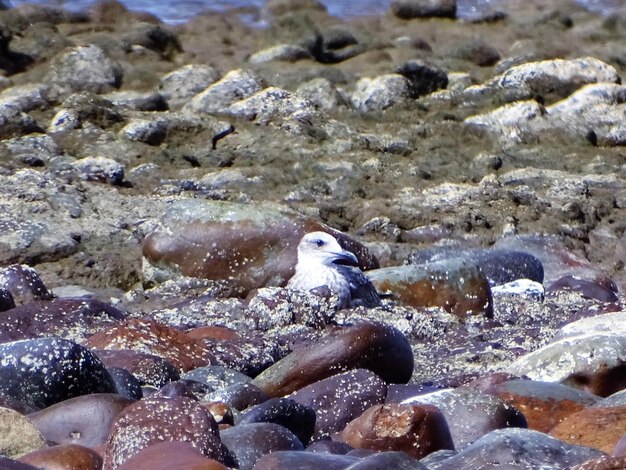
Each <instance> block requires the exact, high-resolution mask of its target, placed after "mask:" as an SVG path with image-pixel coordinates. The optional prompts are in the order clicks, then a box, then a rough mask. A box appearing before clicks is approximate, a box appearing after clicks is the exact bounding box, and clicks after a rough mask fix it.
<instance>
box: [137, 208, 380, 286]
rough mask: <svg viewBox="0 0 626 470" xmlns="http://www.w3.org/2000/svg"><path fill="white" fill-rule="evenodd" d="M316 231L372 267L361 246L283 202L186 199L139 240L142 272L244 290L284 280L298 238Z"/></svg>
mask: <svg viewBox="0 0 626 470" xmlns="http://www.w3.org/2000/svg"><path fill="white" fill-rule="evenodd" d="M316 230H323V231H327V232H329V233H331V235H333V236H335V237H336V238H338V240H339V243H340V244H342V246H344V248H346V249H348V250H350V251H352V252H353V253H354V254H355V255H356V256H357V258H359V260H360V267H361V269H370V268H372V267H374V266H377V262H376V260H375V259H374V257H373V256H372V255H371V254H370V253H369V252H368V251H367V250H366V248H365V247H363V245H361V244H359V243H358V242H356V241H354V240H352V239H351V238H349V237H347V236H346V235H343V234H341V233H339V232H336V231H334V230H332V229H330V228H329V227H326V226H324V225H321V224H320V223H318V222H315V221H314V220H312V219H309V218H307V217H303V216H301V215H298V214H297V213H294V212H292V211H290V210H288V209H286V208H284V207H282V206H277V205H270V204H263V205H244V204H236V203H229V202H220V201H205V200H204V201H203V200H199V199H188V200H181V201H178V202H175V203H173V204H172V205H171V206H170V208H169V209H168V211H167V212H166V213H165V215H164V216H163V218H162V219H161V220H160V221H159V223H158V225H157V226H156V227H155V229H154V230H153V231H152V232H151V233H149V234H148V235H147V236H146V238H145V239H144V243H143V255H144V259H145V260H146V263H145V264H144V273H145V276H146V279H147V280H148V281H157V282H162V281H164V280H166V279H168V278H171V277H174V276H177V275H179V274H178V273H180V274H182V275H184V276H193V277H200V278H206V279H212V280H215V281H223V280H225V279H229V280H230V281H229V283H232V284H233V285H235V286H237V287H238V288H241V289H242V290H243V291H244V292H249V291H250V290H252V289H255V288H258V287H264V286H268V285H285V284H286V283H287V280H288V279H289V278H290V277H291V276H292V275H293V269H294V266H295V264H296V247H297V245H298V243H299V242H300V239H301V238H302V236H303V235H304V234H305V233H307V232H312V231H316ZM149 263H152V265H151V264H149Z"/></svg>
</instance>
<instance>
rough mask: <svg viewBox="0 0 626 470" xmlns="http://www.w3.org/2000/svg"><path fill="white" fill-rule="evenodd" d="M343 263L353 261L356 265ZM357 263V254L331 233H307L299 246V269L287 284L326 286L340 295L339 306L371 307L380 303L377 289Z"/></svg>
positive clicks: (299, 286) (305, 288) (310, 286)
mask: <svg viewBox="0 0 626 470" xmlns="http://www.w3.org/2000/svg"><path fill="white" fill-rule="evenodd" d="M340 262H343V263H350V264H351V265H354V267H353V266H346V265H344V264H339V263H340ZM357 266H358V260H357V258H356V256H355V255H354V254H353V253H351V252H349V251H346V250H344V249H343V248H342V247H341V245H339V242H337V240H336V239H335V237H333V236H332V235H330V234H328V233H325V232H311V233H307V234H306V235H305V236H304V237H302V240H301V241H300V244H299V245H298V264H297V265H296V272H295V274H294V275H293V277H292V278H291V279H290V280H289V282H288V283H287V287H288V288H290V289H298V290H311V289H315V288H317V287H321V286H327V287H328V288H329V289H330V290H331V291H332V292H334V293H335V294H337V296H338V297H339V302H338V308H349V307H357V306H364V307H369V308H371V307H376V306H378V305H380V297H379V296H378V293H377V292H376V289H375V288H374V286H373V285H372V283H371V282H370V280H369V279H368V278H367V277H366V276H365V275H364V274H363V273H362V272H361V270H360V269H359V268H358V267H357Z"/></svg>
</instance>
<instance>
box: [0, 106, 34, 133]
mask: <svg viewBox="0 0 626 470" xmlns="http://www.w3.org/2000/svg"><path fill="white" fill-rule="evenodd" d="M40 131H41V128H40V127H39V126H38V125H37V122H36V121H35V120H34V119H33V118H32V117H31V116H29V115H28V114H26V113H24V112H23V111H20V110H19V109H17V108H16V107H15V106H12V105H10V104H8V105H7V104H3V103H0V137H1V138H3V139H7V138H11V137H16V136H22V135H25V134H30V133H32V132H40Z"/></svg>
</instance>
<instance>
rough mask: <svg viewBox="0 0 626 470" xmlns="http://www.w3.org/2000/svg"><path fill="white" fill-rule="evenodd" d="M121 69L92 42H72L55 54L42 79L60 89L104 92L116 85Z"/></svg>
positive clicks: (119, 78)
mask: <svg viewBox="0 0 626 470" xmlns="http://www.w3.org/2000/svg"><path fill="white" fill-rule="evenodd" d="M122 75H123V73H122V69H121V68H120V66H119V65H118V64H116V63H115V62H113V61H112V60H111V59H109V58H108V57H107V56H106V54H105V53H104V51H103V50H102V49H100V48H99V47H98V46H96V45H94V44H89V45H87V46H76V47H73V48H69V49H66V50H65V51H63V52H61V53H59V54H58V55H56V56H55V57H54V58H53V59H52V61H51V63H50V68H49V71H48V74H47V76H46V82H47V83H49V84H51V85H53V86H56V87H59V88H60V89H61V90H62V91H64V92H73V91H74V92H75V91H91V92H93V93H104V92H108V91H111V90H112V89H114V88H119V86H120V84H121V82H122Z"/></svg>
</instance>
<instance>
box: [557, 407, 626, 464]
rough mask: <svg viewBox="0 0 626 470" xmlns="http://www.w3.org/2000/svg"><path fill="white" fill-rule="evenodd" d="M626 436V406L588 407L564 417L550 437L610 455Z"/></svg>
mask: <svg viewBox="0 0 626 470" xmlns="http://www.w3.org/2000/svg"><path fill="white" fill-rule="evenodd" d="M624 434H626V405H622V406H615V407H602V408H600V407H589V408H585V409H584V410H581V411H579V412H578V413H574V414H571V415H569V416H568V417H566V418H565V419H564V420H563V421H561V422H560V423H559V424H557V425H556V426H555V427H554V428H553V429H552V430H551V431H550V435H551V436H553V437H556V438H557V439H561V440H562V441H564V442H567V443H570V444H576V445H581V446H586V447H592V448H594V449H598V450H601V451H603V452H606V453H607V454H610V453H611V451H612V450H613V448H614V447H615V445H616V444H617V442H618V441H619V440H620V439H621V438H622V436H623V435H624Z"/></svg>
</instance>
